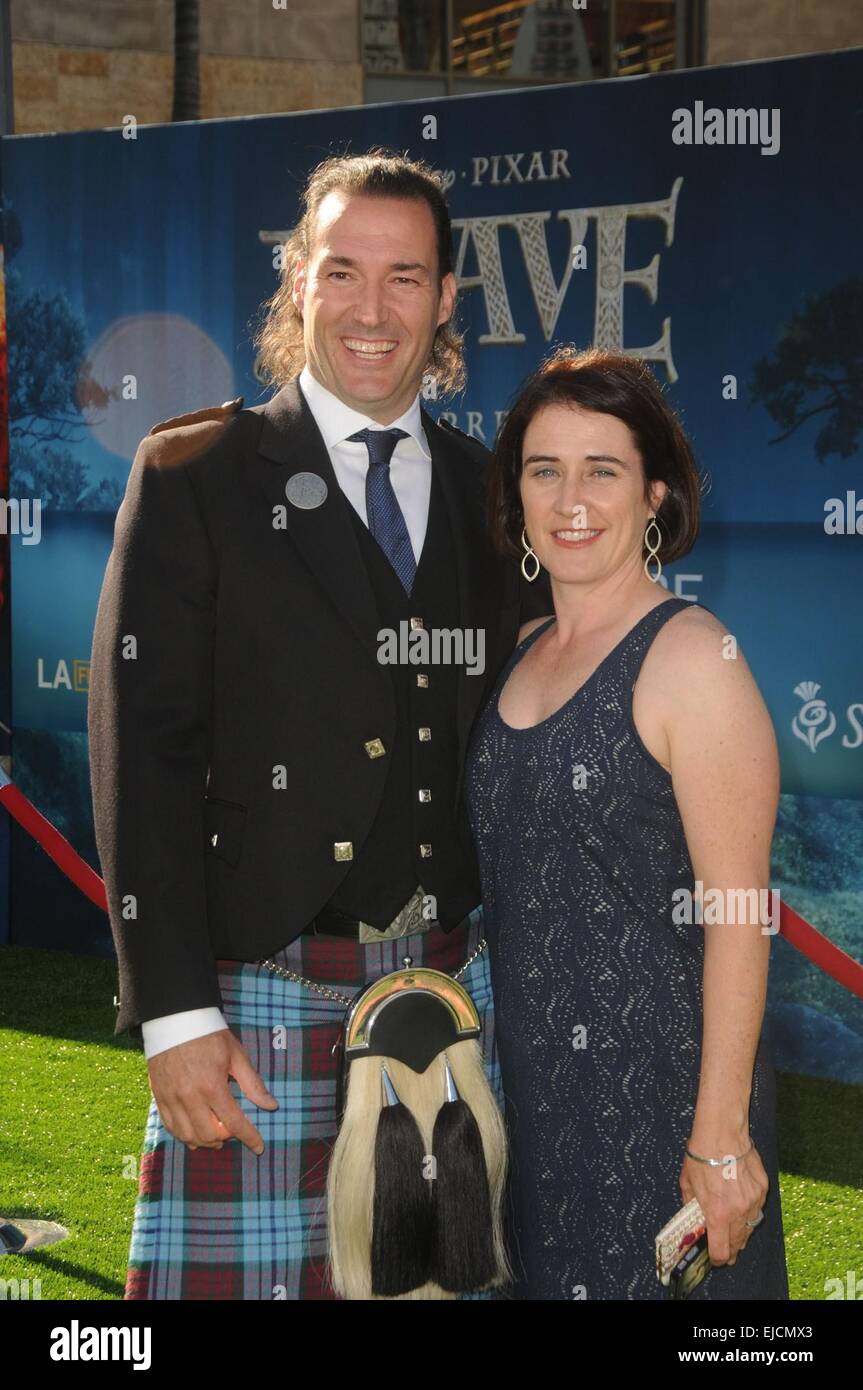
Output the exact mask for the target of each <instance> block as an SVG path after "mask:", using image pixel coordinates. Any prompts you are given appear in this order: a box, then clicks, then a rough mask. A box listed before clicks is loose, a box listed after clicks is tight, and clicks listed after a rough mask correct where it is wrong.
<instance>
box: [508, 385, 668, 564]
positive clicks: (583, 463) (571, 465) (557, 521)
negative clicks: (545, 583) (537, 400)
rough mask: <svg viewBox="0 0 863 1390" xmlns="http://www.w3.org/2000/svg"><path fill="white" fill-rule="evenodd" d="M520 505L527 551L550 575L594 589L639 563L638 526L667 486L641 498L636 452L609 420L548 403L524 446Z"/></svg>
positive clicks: (626, 433)
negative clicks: (586, 584) (532, 553)
mask: <svg viewBox="0 0 863 1390" xmlns="http://www.w3.org/2000/svg"><path fill="white" fill-rule="evenodd" d="M522 460H523V466H522V474H521V484H520V487H521V502H522V507H523V509H524V517H525V529H526V531H527V538H528V541H529V542H530V545H531V547H532V549H533V550H534V551H535V552H536V554H537V556H538V557H539V561H540V563H541V564H542V565H543V567H544V568H545V569H547V570H548V571H549V573H550V574H551V576H552V578H554V579H558V580H560V581H562V582H564V583H566V582H577V583H589V584H595V583H597V582H601V581H603V580H605V579H608V578H610V577H613V576H615V575H621V576H623V575H624V574H625V573H626V572H627V570H632V571H633V572H634V571H635V570H640V569H641V566H642V554H643V550H642V547H643V541H644V528H645V527H646V525H647V520H648V517H649V516H650V515H651V513H653V512H655V511H656V510H657V508H658V507H659V506H660V504H661V502H662V499H663V497H664V496H665V493H666V491H667V488H666V484H665V483H663V482H655V483H653V484H651V494H650V499H649V500H648V498H646V497H645V495H644V487H645V482H644V469H643V467H642V462H641V455H640V453H639V451H638V449H637V447H636V444H635V440H634V439H633V436H632V434H631V432H630V430H629V427H628V426H627V425H625V424H624V423H623V421H622V420H618V418H617V417H616V416H615V415H604V414H601V413H600V412H598V411H595V410H584V409H582V407H581V406H571V405H546V406H543V407H542V409H541V410H538V411H537V413H536V414H535V415H534V417H533V419H532V420H531V422H530V424H529V425H528V427H527V430H526V432H525V436H524V443H523V445H522Z"/></svg>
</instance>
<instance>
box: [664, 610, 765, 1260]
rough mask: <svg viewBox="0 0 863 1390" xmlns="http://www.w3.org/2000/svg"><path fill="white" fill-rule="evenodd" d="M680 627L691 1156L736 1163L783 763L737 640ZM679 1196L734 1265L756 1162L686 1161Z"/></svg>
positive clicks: (713, 626) (695, 620)
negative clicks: (690, 968) (693, 998)
mask: <svg viewBox="0 0 863 1390" xmlns="http://www.w3.org/2000/svg"><path fill="white" fill-rule="evenodd" d="M675 627H676V628H677V632H676V633H675V634H674V640H673V641H672V642H670V643H669V644H668V645H669V648H670V649H671V650H670V651H669V653H668V660H667V661H666V663H665V672H666V677H667V679H668V680H669V681H673V687H674V688H673V690H672V688H671V686H670V685H669V686H668V688H667V690H666V701H665V707H666V709H667V710H668V715H667V718H666V732H667V736H668V748H669V763H670V768H671V775H672V780H673V785H674V793H675V797H676V799H677V804H678V807H679V810H680V815H681V819H682V821H683V827H684V831H685V834H686V840H687V844H688V847H689V852H690V857H691V859H692V866H693V870H694V874H695V878H696V881H699V880H700V881H701V883H702V884H703V899H704V901H703V909H704V918H705V921H704V926H703V930H704V934H705V956H704V1024H703V1035H702V1061H701V1076H700V1082H699V1089H698V1099H697V1104H696V1108H695V1115H694V1119H693V1123H692V1131H691V1136H690V1140H689V1145H688V1147H689V1148H690V1149H691V1150H692V1151H693V1152H694V1153H697V1154H700V1155H701V1156H703V1157H710V1158H722V1157H725V1156H727V1155H734V1156H735V1157H736V1156H738V1155H742V1154H744V1153H745V1151H746V1150H747V1149H748V1148H749V1144H750V1140H749V1100H750V1092H751V1086H752V1071H753V1065H754V1060H755V1053H756V1049H757V1046H758V1038H759V1034H760V1031H761V1024H762V1019H763V1014H764V1003H765V997H766V991H767V967H768V961H769V955H770V931H769V926H770V924H769V921H768V913H769V905H768V904H769V900H768V899H767V893H766V890H767V888H768V885H769V874H770V847H771V841H772V837H773V829H774V825H775V820H776V809H777V803H778V796H779V760H778V755H777V750H776V739H775V736H774V733H773V727H772V724H771V722H770V717H769V715H768V713H767V709H766V707H765V704H764V701H763V699H762V698H761V695H760V692H759V690H758V687H757V686H756V684H755V681H754V679H753V677H752V674H751V672H750V670H749V667H748V666H747V664H746V661H745V659H744V657H743V655H742V653H740V652H739V650H736V648H735V646H734V643H733V638H732V639H731V640H729V634H727V633H726V632H724V631H723V629H722V625H721V624H720V623H719V622H718V621H717V620H716V619H714V618H713V617H712V616H711V615H710V614H705V613H704V612H703V610H693V612H692V613H691V614H689V615H687V616H686V618H685V619H684V620H683V621H682V622H681V623H680V624H669V626H668V628H667V629H666V630H665V631H666V632H668V633H669V636H671V629H673V628H675ZM714 912H715V921H712V920H711V917H712V915H713V913H714ZM765 928H768V930H765ZM732 1174H734V1175H735V1176H732ZM681 1189H682V1191H683V1193H684V1197H685V1198H688V1197H691V1196H697V1197H698V1198H699V1201H700V1202H701V1205H702V1208H703V1209H704V1212H705V1216H707V1218H708V1227H709V1230H708V1236H709V1241H710V1253H711V1258H712V1259H713V1260H714V1262H715V1263H722V1262H724V1261H725V1260H728V1259H730V1260H731V1261H732V1262H733V1259H734V1257H735V1255H736V1253H737V1251H738V1250H739V1249H740V1248H742V1246H743V1245H745V1243H746V1240H747V1239H748V1236H749V1234H750V1232H751V1230H752V1227H749V1226H747V1225H746V1224H745V1222H746V1219H747V1218H748V1219H749V1220H750V1221H754V1220H756V1218H757V1214H758V1211H759V1210H760V1207H761V1206H762V1205H763V1200H764V1196H766V1191H767V1179H766V1175H765V1174H764V1170H763V1166H762V1164H761V1161H760V1158H759V1157H758V1155H757V1154H756V1153H755V1151H754V1150H753V1152H752V1154H751V1155H750V1157H749V1158H748V1159H746V1160H743V1161H741V1162H739V1163H737V1164H736V1165H734V1166H731V1165H729V1167H728V1169H719V1168H714V1167H709V1166H708V1165H706V1164H701V1163H698V1162H696V1161H694V1160H692V1159H690V1158H685V1159H684V1163H683V1171H682V1173H681ZM711 1217H712V1220H711Z"/></svg>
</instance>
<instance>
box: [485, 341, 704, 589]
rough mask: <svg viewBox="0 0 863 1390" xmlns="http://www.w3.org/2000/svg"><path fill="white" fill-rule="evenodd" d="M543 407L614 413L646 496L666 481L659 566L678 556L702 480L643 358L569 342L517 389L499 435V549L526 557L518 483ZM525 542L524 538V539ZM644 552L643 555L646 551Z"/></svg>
mask: <svg viewBox="0 0 863 1390" xmlns="http://www.w3.org/2000/svg"><path fill="white" fill-rule="evenodd" d="M547 405H571V406H580V407H581V408H582V409H583V410H595V411H598V412H601V413H602V414H604V415H614V416H616V417H617V419H618V420H622V421H623V423H624V424H625V425H627V426H628V428H629V429H630V431H631V433H632V436H633V438H634V440H635V443H636V445H637V447H638V452H639V453H640V455H641V460H642V464H643V467H644V477H645V496H649V487H650V484H651V483H652V482H655V481H656V480H657V479H661V480H662V481H663V482H664V483H666V484H667V486H668V491H667V493H666V495H665V498H664V499H663V502H662V504H661V506H660V507H659V509H658V510H657V512H656V519H657V522H658V524H659V529H660V532H661V534H662V544H661V546H660V549H659V559H660V560H661V562H662V564H669V563H670V562H671V561H672V560H679V559H680V558H681V556H683V555H686V554H688V553H689V551H690V550H691V549H692V547H693V545H694V544H695V539H696V536H697V535H698V516H699V500H700V493H701V482H700V479H699V476H698V470H697V468H696V466H695V458H694V456H693V452H692V446H691V445H690V443H689V440H688V439H687V437H686V435H685V433H684V431H683V427H682V425H681V424H680V421H679V420H678V418H677V415H676V414H675V412H674V410H673V408H672V407H671V406H670V405H669V403H668V401H667V400H666V398H665V396H664V395H663V393H662V389H661V387H660V385H659V383H658V381H657V380H656V377H655V376H654V375H653V373H652V371H651V370H650V368H649V367H648V366H647V363H646V362H643V361H642V360H641V359H640V358H638V357H630V356H628V355H627V354H626V353H623V352H609V351H605V350H604V349H602V348H590V349H588V350H586V351H583V352H580V351H578V349H577V348H575V347H574V346H572V345H566V346H564V347H560V348H558V349H557V350H556V351H555V352H554V353H552V354H551V356H550V357H548V358H546V360H545V361H544V362H542V363H541V364H540V366H539V367H538V368H537V370H536V371H535V372H534V373H533V375H532V376H530V377H529V378H528V379H527V381H526V382H525V384H524V385H523V386H522V388H521V390H520V391H519V393H518V396H517V397H516V399H515V402H514V404H513V406H512V408H511V410H510V411H509V414H508V415H507V417H506V419H505V421H504V423H503V426H502V428H501V431H500V433H499V435H498V437H497V443H496V445H495V450H494V459H493V462H492V464H491V467H490V469H489V478H488V524H489V530H490V532H491V537H492V540H493V542H494V544H495V546H496V548H497V549H498V551H499V552H500V553H501V554H503V555H506V556H508V557H510V558H513V559H518V558H520V557H521V556H523V555H524V547H523V546H522V543H521V533H522V528H523V526H524V513H523V511H522V506H521V496H520V490H519V483H520V480H521V472H522V448H523V444H524V436H525V434H526V432H527V427H528V425H529V424H530V422H531V420H532V419H533V417H534V415H536V413H537V411H539V410H542V408H543V406H547ZM528 539H529V537H528ZM645 554H646V552H645Z"/></svg>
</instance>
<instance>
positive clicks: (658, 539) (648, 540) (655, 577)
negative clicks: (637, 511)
mask: <svg viewBox="0 0 863 1390" xmlns="http://www.w3.org/2000/svg"><path fill="white" fill-rule="evenodd" d="M651 527H653V529H654V531H655V532H656V536H655V538H652V537H651V535H650V528H651ZM661 545H662V532H661V531H660V529H659V524H658V522H657V520H656V517H655V516H652V517H651V518H650V520H649V521H648V523H647V526H646V527H645V529H644V547H645V549H646V551H647V554H646V556H645V557H644V573H645V574H646V575H647V578H648V579H649V580H650V581H651V583H653V584H656V583H658V582H659V577H660V575H661V574H662V561H661V560H660V558H659V550H660V547H661ZM651 560H655V561H656V572H655V573H654V574H651V572H650V562H651Z"/></svg>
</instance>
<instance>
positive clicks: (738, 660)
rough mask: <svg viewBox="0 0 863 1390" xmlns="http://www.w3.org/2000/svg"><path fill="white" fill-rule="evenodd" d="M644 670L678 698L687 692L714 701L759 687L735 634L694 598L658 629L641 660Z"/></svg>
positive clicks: (742, 693) (747, 692)
mask: <svg viewBox="0 0 863 1390" xmlns="http://www.w3.org/2000/svg"><path fill="white" fill-rule="evenodd" d="M644 664H645V669H646V670H649V671H650V674H651V676H652V677H653V678H655V679H659V680H660V682H661V683H662V684H663V685H664V686H666V687H667V688H668V689H669V690H673V691H674V692H675V694H676V696H677V698H681V697H684V696H685V695H686V693H687V692H688V693H689V695H690V697H691V698H693V699H695V700H701V701H705V702H706V703H707V704H712V703H713V702H714V701H715V700H722V699H727V698H728V696H729V695H730V693H731V692H732V691H735V692H737V693H738V695H744V694H745V695H748V696H749V697H750V698H751V696H752V695H755V696H756V698H757V687H756V686H755V682H754V680H753V677H752V673H751V671H750V669H749V665H748V663H747V661H746V658H745V656H744V654H743V650H742V647H741V645H740V642H739V639H738V638H737V636H736V635H735V633H733V632H731V631H729V628H728V626H727V625H726V624H725V623H723V622H722V620H721V618H718V617H717V616H716V615H715V614H713V613H709V612H708V611H707V609H706V608H700V607H699V606H698V604H695V603H693V604H692V605H691V607H689V608H684V609H681V611H680V612H679V613H675V614H674V615H673V617H671V618H670V619H669V620H668V622H667V623H665V625H664V626H663V627H662V628H660V630H659V632H658V633H657V634H656V638H655V640H654V641H653V643H652V644H651V646H650V649H649V651H648V653H647V657H646V659H645V663H644Z"/></svg>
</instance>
